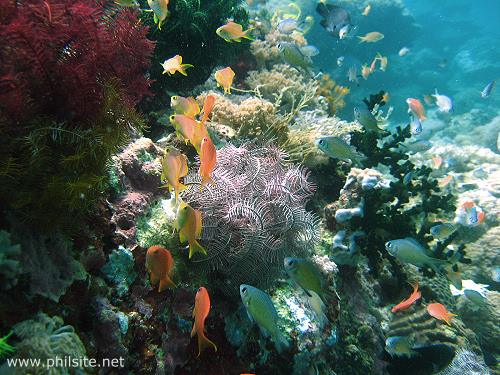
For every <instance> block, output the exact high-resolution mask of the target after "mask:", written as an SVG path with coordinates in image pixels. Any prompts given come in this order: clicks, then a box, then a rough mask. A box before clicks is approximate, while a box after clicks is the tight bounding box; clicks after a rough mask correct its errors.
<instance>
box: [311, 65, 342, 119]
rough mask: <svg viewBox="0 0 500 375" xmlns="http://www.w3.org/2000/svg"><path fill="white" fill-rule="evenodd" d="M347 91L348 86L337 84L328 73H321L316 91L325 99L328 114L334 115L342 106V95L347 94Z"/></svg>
mask: <svg viewBox="0 0 500 375" xmlns="http://www.w3.org/2000/svg"><path fill="white" fill-rule="evenodd" d="M349 91H350V90H349V88H348V87H344V86H341V85H338V84H337V83H335V81H334V80H333V79H332V78H331V77H330V76H329V75H328V74H323V75H322V76H321V79H320V81H319V86H318V91H317V92H316V93H317V94H318V95H320V96H323V97H324V98H325V99H326V101H327V103H328V114H329V115H330V116H334V115H335V114H336V113H337V112H338V111H339V110H341V109H342V108H344V106H345V101H344V97H345V96H346V95H347V94H349Z"/></svg>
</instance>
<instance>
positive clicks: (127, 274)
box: [101, 246, 137, 297]
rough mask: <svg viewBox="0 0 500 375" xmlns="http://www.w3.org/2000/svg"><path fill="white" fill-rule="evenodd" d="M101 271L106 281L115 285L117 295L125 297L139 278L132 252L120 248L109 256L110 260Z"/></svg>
mask: <svg viewBox="0 0 500 375" xmlns="http://www.w3.org/2000/svg"><path fill="white" fill-rule="evenodd" d="M101 271H102V273H103V274H104V276H105V277H106V279H107V280H108V281H110V282H111V283H112V284H113V286H114V289H115V290H116V294H117V295H118V296H119V297H123V296H124V295H125V294H126V293H127V292H128V289H129V287H130V285H131V284H132V283H133V282H134V280H135V278H136V276H137V275H136V273H135V271H134V256H133V255H132V252H131V251H130V250H128V249H126V248H124V247H123V246H119V247H118V249H117V250H113V252H112V253H111V254H110V255H109V260H108V262H107V263H106V264H105V265H104V267H102V268H101Z"/></svg>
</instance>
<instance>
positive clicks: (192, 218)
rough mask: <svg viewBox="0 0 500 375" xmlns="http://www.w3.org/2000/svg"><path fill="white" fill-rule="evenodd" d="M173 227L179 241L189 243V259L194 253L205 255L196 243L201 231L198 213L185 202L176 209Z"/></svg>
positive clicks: (201, 247)
mask: <svg viewBox="0 0 500 375" xmlns="http://www.w3.org/2000/svg"><path fill="white" fill-rule="evenodd" d="M174 226H175V228H176V229H177V230H178V231H179V241H180V242H181V243H185V242H188V243H189V258H191V257H192V256H193V254H194V253H201V254H203V255H207V251H206V250H205V248H204V247H203V246H201V245H200V243H199V242H198V238H200V236H201V230H202V221H201V212H200V211H198V210H195V209H194V208H192V207H191V206H189V205H188V204H186V203H185V202H181V204H180V205H179V208H178V209H177V217H176V219H175V223H174Z"/></svg>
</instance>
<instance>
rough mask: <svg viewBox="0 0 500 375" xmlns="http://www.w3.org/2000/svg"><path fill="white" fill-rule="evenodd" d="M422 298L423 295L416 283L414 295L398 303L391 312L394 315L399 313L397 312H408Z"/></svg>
mask: <svg viewBox="0 0 500 375" xmlns="http://www.w3.org/2000/svg"><path fill="white" fill-rule="evenodd" d="M420 297H422V294H421V293H420V291H419V290H418V283H415V285H413V293H412V294H410V296H409V297H408V298H407V299H405V300H403V301H401V302H400V303H398V304H397V305H396V306H394V307H393V308H392V309H391V311H392V312H393V313H395V312H397V311H402V310H406V309H408V308H409V307H410V306H411V305H413V304H414V303H415V302H416V301H418V300H419V299H420Z"/></svg>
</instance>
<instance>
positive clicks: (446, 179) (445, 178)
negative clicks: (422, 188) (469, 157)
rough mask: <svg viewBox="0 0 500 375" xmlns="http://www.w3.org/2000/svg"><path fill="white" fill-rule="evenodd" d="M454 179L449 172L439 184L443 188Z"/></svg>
mask: <svg viewBox="0 0 500 375" xmlns="http://www.w3.org/2000/svg"><path fill="white" fill-rule="evenodd" d="M452 180H453V176H452V175H451V174H449V175H448V176H446V177H443V178H442V179H441V180H439V181H438V186H439V187H441V188H444V187H445V186H446V185H448V184H449V183H450V182H451V181H452Z"/></svg>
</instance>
